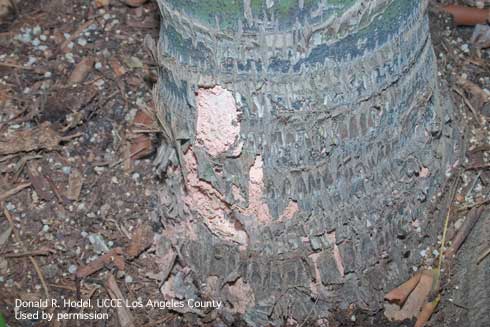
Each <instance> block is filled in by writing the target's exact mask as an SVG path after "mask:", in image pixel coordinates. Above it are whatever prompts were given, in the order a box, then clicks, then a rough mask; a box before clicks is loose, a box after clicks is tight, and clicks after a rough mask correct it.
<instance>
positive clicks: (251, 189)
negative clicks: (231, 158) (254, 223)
mask: <svg viewBox="0 0 490 327" xmlns="http://www.w3.org/2000/svg"><path fill="white" fill-rule="evenodd" d="M263 166H264V162H263V160H262V156H260V155H259V156H256V157H255V162H254V164H253V166H252V167H251V168H250V180H249V183H248V202H249V205H248V207H247V208H246V209H245V212H244V213H245V214H246V215H250V216H255V217H256V218H257V220H258V221H261V222H264V223H270V222H271V221H272V218H271V214H270V212H269V207H268V206H267V203H265V201H264V194H263V189H264V167H263Z"/></svg>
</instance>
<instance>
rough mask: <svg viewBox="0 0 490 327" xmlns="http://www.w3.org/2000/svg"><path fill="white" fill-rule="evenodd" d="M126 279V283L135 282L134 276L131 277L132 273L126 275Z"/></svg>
mask: <svg viewBox="0 0 490 327" xmlns="http://www.w3.org/2000/svg"><path fill="white" fill-rule="evenodd" d="M124 281H125V282H126V284H130V283H132V282H133V277H131V276H130V275H126V277H124Z"/></svg>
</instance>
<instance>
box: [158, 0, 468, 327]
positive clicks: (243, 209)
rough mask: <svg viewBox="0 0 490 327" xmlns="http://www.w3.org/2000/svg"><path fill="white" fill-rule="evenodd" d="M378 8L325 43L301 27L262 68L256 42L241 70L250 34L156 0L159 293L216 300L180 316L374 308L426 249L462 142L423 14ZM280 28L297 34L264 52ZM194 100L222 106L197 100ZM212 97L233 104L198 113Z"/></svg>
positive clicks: (281, 316) (396, 5) (273, 320)
mask: <svg viewBox="0 0 490 327" xmlns="http://www.w3.org/2000/svg"><path fill="white" fill-rule="evenodd" d="M382 2H383V1H379V3H382ZM388 2H389V4H388V5H387V6H386V9H383V10H381V9H379V8H378V11H380V14H379V15H375V16H372V17H371V16H369V15H368V14H367V13H365V15H366V16H365V17H364V18H366V19H367V21H368V22H369V23H368V24H367V25H366V26H364V27H362V28H359V29H358V30H357V31H353V30H349V31H348V33H347V32H346V33H347V34H348V35H347V34H346V35H344V36H339V39H338V40H334V42H332V43H329V42H328V41H327V42H326V43H321V42H320V41H318V40H320V38H317V36H318V37H320V34H321V33H320V32H319V31H320V30H317V31H316V32H315V29H314V28H312V30H313V31H310V32H311V35H309V36H310V37H309V38H307V40H303V41H305V46H307V47H309V48H308V49H306V51H305V53H303V54H302V55H301V56H298V57H294V56H293V58H292V59H291V58H290V57H288V55H287V51H284V52H282V53H277V54H275V56H274V57H273V58H272V57H270V58H268V59H267V58H265V59H264V56H267V55H270V52H269V53H268V54H267V55H265V54H264V55H261V54H260V51H261V50H264V49H270V47H271V45H270V44H268V43H267V42H266V41H264V42H266V45H261V44H260V45H258V46H257V47H258V50H257V51H258V52H256V53H253V54H252V56H253V55H255V59H254V60H255V64H249V63H248V61H246V60H245V59H243V58H240V57H239V56H240V54H241V53H242V52H240V51H244V52H245V56H246V55H249V53H248V52H247V51H246V49H247V46H252V45H251V44H252V43H253V41H254V40H255V39H257V40H262V37H264V40H267V37H266V36H265V35H260V32H257V33H258V34H259V35H255V36H253V37H250V39H247V36H246V35H245V34H244V33H243V31H238V32H237V31H235V32H234V34H233V33H232V34H233V35H230V34H229V33H231V32H229V30H225V28H224V27H223V30H222V31H221V32H219V31H218V32H217V31H216V30H214V29H213V28H211V27H209V28H208V27H203V26H201V25H199V26H198V24H196V25H193V23H194V22H193V21H192V20H191V19H190V18H189V17H187V16H186V14H184V13H183V12H180V11H179V10H177V9H175V8H173V7H172V6H170V5H169V3H168V2H166V1H162V0H160V1H159V4H160V7H161V11H162V16H163V20H162V28H161V31H162V34H161V39H160V43H159V47H158V49H159V50H158V53H157V54H155V56H157V57H158V59H159V63H160V65H161V67H162V70H161V74H160V79H159V86H158V89H157V92H156V93H155V96H156V98H155V103H157V104H159V105H160V106H161V114H162V115H161V117H162V122H163V123H164V125H165V128H166V130H167V131H166V133H165V135H166V140H165V142H164V143H163V144H162V146H161V148H160V149H159V153H158V156H157V160H156V164H157V166H158V169H159V170H160V171H161V172H162V173H163V174H164V175H165V186H164V189H163V190H162V193H161V221H162V223H163V226H164V232H163V234H162V236H161V239H160V241H161V246H162V247H163V248H164V249H166V250H165V251H170V252H172V251H175V252H176V254H177V258H178V259H177V264H176V265H175V266H174V267H173V269H172V272H171V274H170V277H169V279H168V280H167V281H166V282H165V283H164V285H163V286H162V292H163V293H164V295H165V296H166V297H175V298H178V299H197V298H200V299H212V300H217V301H222V303H223V306H222V307H221V308H220V309H218V310H211V311H205V310H204V311H199V312H195V311H193V313H192V314H195V315H198V316H199V315H200V316H201V318H202V319H203V321H206V320H213V319H218V320H220V321H222V322H223V323H225V324H228V325H231V324H236V323H237V322H238V321H241V322H243V323H245V324H247V325H250V326H265V325H268V324H273V325H277V326H280V325H284V323H285V322H287V321H290V322H294V321H296V322H298V323H301V322H303V321H319V320H320V319H322V318H326V317H328V316H329V312H331V311H334V310H338V309H340V310H346V309H348V308H351V307H352V306H354V307H357V308H360V309H363V310H367V311H369V312H373V313H375V312H378V311H379V310H380V309H381V308H382V306H383V295H384V293H385V292H386V291H387V290H389V289H392V288H393V287H395V286H397V285H398V284H400V283H401V282H402V281H404V280H406V279H407V278H408V277H409V275H410V274H411V273H412V272H413V268H414V267H418V266H419V264H420V263H421V262H422V257H421V254H420V253H421V251H422V250H424V249H426V248H427V247H428V246H430V245H433V244H436V236H437V235H438V233H439V232H440V231H441V223H442V220H441V215H440V213H438V212H437V210H436V209H437V208H436V206H435V203H436V198H437V197H438V195H437V194H438V192H444V190H445V186H444V185H445V181H446V179H447V177H448V176H449V175H450V174H451V173H452V171H453V169H454V167H455V166H457V165H458V162H461V161H460V160H461V154H462V153H464V152H463V151H462V150H463V149H462V148H463V146H462V144H461V140H462V135H461V133H460V131H459V130H458V129H457V128H454V127H453V122H454V121H455V119H456V117H455V113H454V111H453V107H452V104H451V103H450V102H449V101H447V97H443V96H441V93H440V86H439V85H438V82H437V79H436V78H435V76H436V74H437V71H436V65H435V58H434V52H433V49H432V45H431V42H430V36H429V33H428V21H427V15H426V13H425V7H424V5H421V4H420V2H417V1H405V0H403V1H402V0H395V1H388ZM359 3H360V2H359ZM373 3H374V2H373ZM356 12H357V11H356ZM358 18H359V17H358ZM360 21H361V22H362V21H365V20H363V19H360ZM361 25H362V24H361ZM322 26H324V25H322ZM339 26H340V27H339V29H340V31H341V30H342V26H344V25H342V24H341V25H339ZM313 27H314V26H313ZM323 28H325V29H326V30H328V26H327V27H323ZM227 33H228V34H227ZM318 33H320V34H318ZM290 34H291V35H293V36H295V37H296V36H297V35H303V36H304V35H306V34H307V33H306V28H305V30H302V31H301V33H297V31H296V32H290V31H289V32H288V31H279V32H277V35H275V36H274V37H275V38H276V39H275V40H273V41H271V42H269V43H271V44H276V45H277V44H280V40H283V41H284V40H287V39H288V37H289V35H290ZM317 34H318V35H317ZM341 34H342V33H341V32H339V34H338V35H341ZM274 37H273V38H274ZM315 40H316V41H315ZM317 41H318V42H320V44H317V43H315V42H317ZM250 42H251V43H250ZM284 42H286V41H284ZM300 43H301V42H300ZM286 44H287V42H286ZM286 47H287V46H286ZM224 49H230V50H229V53H228V52H226V51H225V50H224ZM237 49H238V50H237ZM240 49H241V50H240ZM292 49H295V46H291V47H290V49H289V50H288V51H290V52H291V51H293V50H292ZM234 51H236V52H234ZM294 51H296V50H294ZM230 53H231V55H230ZM281 55H285V57H284V58H289V59H283V60H282V61H281V60H279V59H278V57H280V56H281ZM202 58H204V59H202ZM257 58H261V59H260V60H259V59H257ZM201 59H202V60H201ZM241 59H243V60H242V61H241ZM288 60H289V62H287V61H288ZM252 61H253V60H252ZM176 62H177V64H176ZM259 62H260V65H259ZM266 62H267V63H268V64H267V65H266ZM228 63H229V64H228ZM258 67H262V68H261V69H259V68H258ZM209 92H211V93H213V92H214V93H213V94H215V95H216V96H217V97H219V96H221V95H222V96H223V98H221V99H217V98H213V96H212V95H210V96H209V97H204V98H200V95H203V94H207V93H209ZM226 92H230V94H232V96H233V98H234V99H235V103H234V104H233V105H229V106H228V107H226V108H224V110H223V111H222V112H220V111H219V108H220V106H219V105H217V106H216V107H212V106H207V107H206V108H208V109H207V110H205V111H202V108H203V106H204V105H203V103H208V104H209V103H210V102H213V101H216V103H225V102H226V101H227V100H226V99H225V97H226ZM220 101H221V102H220ZM235 107H236V108H235ZM209 108H211V109H209ZM203 112H204V113H208V114H209V113H210V112H214V114H213V115H208V116H206V115H205V114H203ZM235 114H237V115H238V116H239V119H235V118H234V117H235ZM210 117H211V118H210ZM206 119H208V121H206ZM210 122H215V123H216V125H215V126H213V124H211V123H210ZM206 126H207V127H206ZM237 126H238V127H239V133H238V135H236V139H233V138H234V137H235V136H234V135H235V134H234V128H233V127H237ZM202 128H204V129H206V128H207V129H208V130H207V132H206V131H204V132H202ZM210 135H213V137H210ZM230 138H231V139H232V140H231V142H230ZM213 142H214V143H213ZM227 142H228V143H227ZM162 251H163V250H162ZM165 251H163V252H165ZM184 312H189V311H184Z"/></svg>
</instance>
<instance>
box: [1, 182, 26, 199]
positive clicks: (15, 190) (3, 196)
mask: <svg viewBox="0 0 490 327" xmlns="http://www.w3.org/2000/svg"><path fill="white" fill-rule="evenodd" d="M29 186H31V183H22V184H19V185H17V186H16V187H14V188H13V189H10V190H8V191H6V192H3V193H0V202H1V201H4V200H6V199H7V198H9V197H10V196H12V195H14V194H16V193H18V192H20V191H22V190H23V189H25V188H27V187H29Z"/></svg>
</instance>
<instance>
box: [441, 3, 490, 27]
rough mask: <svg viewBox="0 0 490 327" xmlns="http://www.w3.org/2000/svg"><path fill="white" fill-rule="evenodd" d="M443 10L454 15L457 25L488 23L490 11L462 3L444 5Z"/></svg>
mask: <svg viewBox="0 0 490 327" xmlns="http://www.w3.org/2000/svg"><path fill="white" fill-rule="evenodd" d="M441 10H442V11H444V12H446V13H448V14H450V15H451V16H453V19H454V23H455V24H456V25H477V24H486V23H487V21H488V19H489V17H490V11H489V10H488V9H480V8H471V7H467V6H461V5H446V6H442V7H441Z"/></svg>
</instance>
